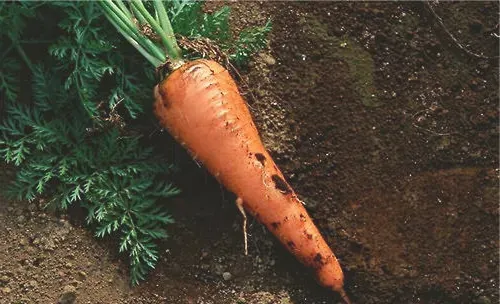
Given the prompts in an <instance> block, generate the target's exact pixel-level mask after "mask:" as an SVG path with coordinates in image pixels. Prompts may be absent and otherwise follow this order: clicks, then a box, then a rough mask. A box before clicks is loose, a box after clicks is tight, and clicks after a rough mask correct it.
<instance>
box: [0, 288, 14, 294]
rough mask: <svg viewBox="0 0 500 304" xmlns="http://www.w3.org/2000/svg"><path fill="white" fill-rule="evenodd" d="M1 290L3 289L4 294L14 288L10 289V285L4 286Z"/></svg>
mask: <svg viewBox="0 0 500 304" xmlns="http://www.w3.org/2000/svg"><path fill="white" fill-rule="evenodd" d="M1 290H2V293H4V294H9V293H10V292H11V291H12V289H10V288H9V287H4V288H2V289H1Z"/></svg>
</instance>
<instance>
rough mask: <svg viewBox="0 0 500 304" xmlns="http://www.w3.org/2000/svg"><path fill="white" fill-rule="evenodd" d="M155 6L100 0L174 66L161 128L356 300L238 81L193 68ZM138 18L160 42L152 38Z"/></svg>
mask: <svg viewBox="0 0 500 304" xmlns="http://www.w3.org/2000/svg"><path fill="white" fill-rule="evenodd" d="M174 2H175V1H174ZM152 3H153V6H154V8H155V14H153V15H154V16H155V17H153V15H152V14H150V13H149V11H148V9H147V7H146V6H145V5H144V4H143V3H142V1H141V0H131V1H130V2H129V5H130V7H131V8H132V10H129V9H128V8H127V5H126V4H125V2H123V1H121V0H115V1H113V0H105V1H103V2H100V4H101V6H102V8H103V10H104V12H105V15H106V17H107V18H108V19H109V21H110V22H111V23H112V24H113V26H115V27H116V28H117V30H118V31H119V32H120V33H122V34H123V35H124V37H125V38H126V39H127V40H128V41H129V42H130V43H131V44H132V45H133V46H134V47H135V48H136V49H137V50H138V51H139V52H140V53H141V54H143V55H144V57H145V58H146V59H147V60H148V61H149V62H150V63H151V64H153V65H154V66H155V67H157V68H158V67H159V66H162V65H163V64H164V63H165V62H167V63H168V64H167V65H168V66H169V67H170V68H171V69H172V70H173V72H172V73H171V74H170V75H169V76H168V77H167V78H166V79H165V80H163V81H162V82H161V83H160V84H159V85H157V86H155V89H154V95H155V103H154V112H155V114H156V116H157V117H158V119H159V121H160V124H161V125H162V126H163V127H165V128H166V129H168V130H169V132H170V133H171V134H172V135H173V136H174V138H175V139H176V140H177V141H178V142H180V143H181V145H182V146H184V147H185V148H186V149H187V150H188V151H189V153H190V154H191V155H192V156H193V158H195V159H196V160H197V161H199V162H200V163H202V164H203V165H204V166H205V167H206V168H207V169H208V170H209V171H210V172H211V173H212V174H213V175H214V176H215V177H216V178H217V180H218V181H219V182H220V183H222V184H223V185H224V186H225V187H226V188H227V189H228V190H229V191H231V192H233V193H235V194H236V196H237V199H236V203H237V205H238V208H239V209H240V211H241V210H243V209H245V210H247V211H248V212H249V213H250V214H252V215H253V216H254V217H255V218H256V219H258V220H259V221H260V222H261V223H263V224H264V225H265V226H266V227H267V228H268V229H269V230H270V231H271V232H272V233H273V234H274V235H275V236H276V237H277V238H278V240H279V241H280V242H281V243H282V244H283V245H284V246H285V247H286V248H287V249H288V251H290V252H291V253H292V254H293V255H295V257H296V258H297V259H298V260H299V261H300V262H302V263H303V264H304V265H306V266H309V267H310V268H311V269H313V271H314V273H315V275H316V279H317V281H318V282H319V284H321V285H323V286H325V287H327V288H329V289H331V290H334V291H336V292H338V293H340V295H341V296H342V298H343V299H344V301H345V302H346V303H350V302H349V298H348V297H347V296H346V293H345V292H344V288H343V285H344V275H343V273H342V269H341V268H340V265H339V263H338V261H337V258H336V257H335V255H334V254H333V252H332V250H331V249H330V248H329V247H328V244H327V243H326V242H325V240H324V239H323V237H322V236H321V234H320V232H319V231H318V228H317V227H316V226H315V225H314V223H313V221H312V219H311V218H310V217H309V215H308V214H307V212H306V210H305V208H304V206H303V205H302V203H301V201H300V200H299V199H298V197H297V195H296V194H295V192H294V191H293V189H292V188H291V187H290V185H289V184H288V183H287V182H286V180H285V178H284V176H283V174H282V173H281V171H280V170H279V169H278V167H277V166H276V164H275V163H274V161H273V159H272V158H271V156H270V155H269V153H268V152H267V151H266V149H265V148H264V145H263V144H262V140H261V139H260V137H259V134H258V131H257V128H256V127H255V124H254V122H253V120H252V116H251V115H250V112H249V110H248V108H247V106H246V103H245V101H244V100H243V98H242V97H241V95H240V93H239V91H238V87H237V85H236V83H235V82H234V80H233V79H232V77H231V76H230V74H229V73H228V71H227V70H226V69H225V68H223V67H222V66H221V65H220V64H218V63H217V62H215V61H212V60H206V59H198V60H195V61H191V62H187V63H186V62H185V61H184V59H183V57H182V52H181V49H180V48H179V46H178V44H177V42H176V40H175V34H174V32H173V29H172V26H171V23H170V20H169V17H168V14H167V10H166V9H165V7H164V6H163V5H164V2H163V1H161V0H153V2H152ZM178 9H179V10H180V9H182V6H179V7H178ZM137 21H139V22H140V23H141V24H142V26H144V25H145V24H146V25H147V26H148V27H147V28H150V29H152V30H153V31H154V32H155V34H156V35H158V37H159V39H156V42H153V41H152V40H150V39H149V38H148V36H146V35H145V34H144V32H143V28H144V27H140V28H139V27H138V26H137ZM158 41H161V43H162V47H160V46H158V45H157V42H158ZM165 52H166V54H165ZM243 215H244V216H245V219H246V215H245V214H244V213H243ZM245 240H246V239H245ZM245 248H246V242H245Z"/></svg>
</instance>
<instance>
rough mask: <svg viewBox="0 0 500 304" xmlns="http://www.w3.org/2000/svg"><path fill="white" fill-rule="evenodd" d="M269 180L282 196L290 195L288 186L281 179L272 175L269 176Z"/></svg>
mask: <svg viewBox="0 0 500 304" xmlns="http://www.w3.org/2000/svg"><path fill="white" fill-rule="evenodd" d="M271 179H272V180H273V182H274V185H275V187H276V189H278V190H279V191H281V192H282V193H284V194H289V193H292V190H290V187H289V186H288V184H287V183H286V182H285V181H284V180H283V179H282V178H281V177H279V176H278V175H277V174H273V175H272V176H271Z"/></svg>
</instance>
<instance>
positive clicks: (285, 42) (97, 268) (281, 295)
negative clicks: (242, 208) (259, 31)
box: [0, 2, 499, 304]
mask: <svg viewBox="0 0 500 304" xmlns="http://www.w3.org/2000/svg"><path fill="white" fill-rule="evenodd" d="M220 4H221V3H210V6H218V5H220ZM229 5H231V6H232V7H233V15H232V22H233V23H234V25H235V26H236V28H237V29H238V28H241V27H243V26H246V25H256V24H262V23H263V22H264V21H265V20H266V19H267V18H271V20H272V21H273V30H272V33H271V36H270V45H269V48H268V49H267V50H266V51H264V52H262V53H261V54H259V56H256V57H255V59H254V60H253V61H252V62H251V64H250V65H249V67H248V68H247V69H245V70H242V71H240V74H241V75H243V76H242V77H243V78H242V79H241V86H242V90H243V91H244V92H245V96H246V97H247V100H248V103H249V106H250V107H251V109H252V112H253V114H254V116H255V118H256V122H257V125H258V127H259V129H260V131H261V133H262V136H263V138H264V140H265V143H266V146H267V147H268V148H269V150H270V152H271V154H272V156H273V157H275V159H276V161H277V163H278V165H279V166H280V167H281V169H282V170H283V172H284V174H285V176H286V177H287V178H288V181H289V183H290V185H292V186H293V187H294V189H295V190H296V191H297V192H298V193H299V194H300V196H301V199H302V200H303V201H304V202H306V204H307V205H306V206H307V208H308V210H309V212H310V214H311V216H312V217H313V218H314V220H315V222H316V223H317V225H318V227H319V228H320V230H321V232H322V233H323V235H324V236H325V238H326V239H327V241H328V243H329V244H330V245H331V247H332V248H333V249H334V251H335V253H336V254H337V256H338V257H339V259H340V262H341V264H342V266H343V268H344V270H345V274H346V290H347V292H348V294H349V295H350V297H351V298H352V300H353V302H354V303H429V304H434V303H436V304H437V303H477V304H488V303H498V301H499V288H498V284H499V280H498V279H499V259H498V258H499V256H498V250H499V238H498V236H499V214H498V201H499V192H498V186H499V166H498V155H499V149H498V147H499V125H498V123H499V120H498V119H499V106H498V82H499V78H498V76H499V73H498V72H499V71H498V66H499V62H498V58H490V59H485V58H477V57H474V56H472V55H470V54H467V53H466V52H465V51H464V50H463V49H462V48H461V47H460V46H459V45H458V44H457V43H456V42H454V41H453V40H452V39H451V38H450V36H449V34H448V33H447V31H448V32H449V33H451V34H452V35H453V36H454V37H455V38H456V40H457V41H459V42H460V45H461V46H462V47H466V48H467V49H469V50H471V51H473V52H474V53H478V54H482V56H484V57H494V56H497V55H498V53H499V39H498V38H497V37H495V35H494V34H498V11H499V3H498V2H439V4H437V5H435V4H432V5H433V7H434V10H435V12H436V13H437V15H438V16H440V18H442V21H443V24H444V25H445V27H446V28H447V31H445V29H444V28H443V27H442V26H441V25H440V24H439V23H438V22H437V21H438V20H437V19H436V17H435V16H434V15H432V14H431V13H430V12H429V11H428V10H427V9H426V7H425V5H424V4H422V3H417V2H403V3H396V2H383V3H376V2H369V3H368V2H367V3H362V2H314V3H312V2H293V3H291V2H237V3H236V2H231V3H229ZM250 88H251V89H250ZM179 151H181V149H180V148H179ZM176 161H177V162H178V163H179V164H180V166H181V167H182V168H183V171H182V172H183V174H182V176H179V181H178V183H179V184H180V185H181V186H182V188H183V190H184V192H183V193H184V194H183V195H182V196H179V197H178V198H176V199H174V200H171V201H168V202H165V203H166V204H169V205H170V206H171V213H172V214H173V216H174V217H175V219H176V224H174V225H172V226H171V230H170V234H171V237H170V239H168V240H167V241H165V242H163V243H162V244H161V250H162V259H161V261H160V262H159V264H158V265H157V267H156V269H155V270H154V271H153V272H152V273H151V275H150V277H149V278H148V280H147V281H146V282H144V283H143V284H141V285H140V286H138V287H131V286H130V285H129V283H128V282H129V278H128V276H127V271H128V270H127V261H126V259H124V257H121V256H118V255H117V254H116V246H115V244H114V243H113V241H112V240H105V241H99V240H96V239H95V238H94V237H93V236H92V234H91V233H90V232H88V231H87V230H86V229H85V228H84V225H83V223H82V221H81V219H79V218H78V216H71V215H70V216H68V215H54V214H46V213H44V212H41V211H39V208H38V202H32V203H27V202H17V201H8V200H6V199H0V202H1V203H0V303H57V302H58V301H59V303H189V304H191V303H199V304H201V303H205V304H208V303H221V304H225V303H228V304H229V303H231V304H233V303H239V304H243V303H246V304H263V303H273V304H274V303H280V304H285V303H286V304H291V303H294V304H299V303H300V304H302V303H318V304H319V303H340V299H339V297H338V296H337V295H335V294H332V293H330V292H328V291H326V290H324V289H322V288H321V287H319V286H317V285H316V283H315V282H314V280H313V279H312V276H311V275H310V273H308V271H307V270H306V269H305V268H303V267H302V266H301V265H299V264H298V263H297V262H296V261H295V260H294V259H293V258H292V257H291V256H290V255H289V254H288V253H287V252H286V251H285V250H284V249H283V248H281V246H280V245H279V244H278V243H276V242H275V240H274V239H273V237H272V235H271V234H270V233H268V232H266V230H265V229H264V228H263V226H262V225H260V224H259V223H257V222H255V221H252V220H251V221H250V225H249V255H248V256H244V254H243V236H242V230H241V217H240V215H239V213H238V211H237V208H236V207H235V206H234V204H233V199H234V197H233V196H232V195H231V194H229V193H227V192H225V191H224V190H223V189H221V187H220V186H219V185H218V184H217V183H216V182H215V181H214V179H212V178H211V177H210V176H208V174H207V173H206V172H205V171H203V169H201V168H198V167H197V166H196V165H195V164H194V163H193V162H192V161H190V160H189V158H188V157H187V155H185V154H182V152H180V156H179V157H178V158H177V160H176ZM13 174H14V171H13V169H11V168H8V167H3V171H2V174H1V178H0V182H1V184H0V185H1V186H2V191H3V189H4V188H5V186H6V184H7V183H8V181H9V180H10V179H12V177H13ZM0 194H1V192H0Z"/></svg>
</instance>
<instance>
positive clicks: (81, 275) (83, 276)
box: [78, 271, 87, 281]
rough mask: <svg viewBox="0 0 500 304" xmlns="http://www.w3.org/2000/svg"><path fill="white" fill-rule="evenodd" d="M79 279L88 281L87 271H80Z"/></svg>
mask: <svg viewBox="0 0 500 304" xmlns="http://www.w3.org/2000/svg"><path fill="white" fill-rule="evenodd" d="M78 278H79V279H80V281H85V279H87V273H86V272H85V271H78Z"/></svg>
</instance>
